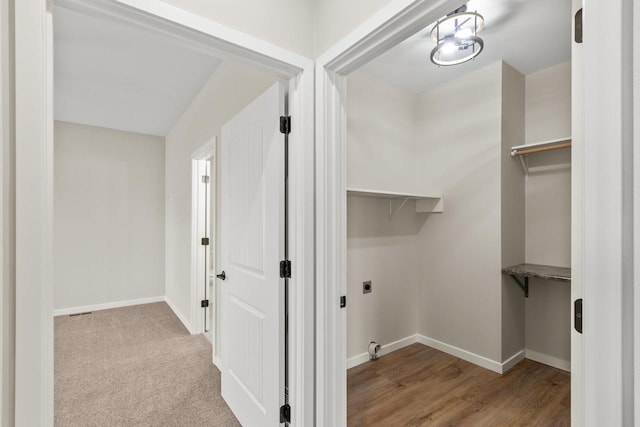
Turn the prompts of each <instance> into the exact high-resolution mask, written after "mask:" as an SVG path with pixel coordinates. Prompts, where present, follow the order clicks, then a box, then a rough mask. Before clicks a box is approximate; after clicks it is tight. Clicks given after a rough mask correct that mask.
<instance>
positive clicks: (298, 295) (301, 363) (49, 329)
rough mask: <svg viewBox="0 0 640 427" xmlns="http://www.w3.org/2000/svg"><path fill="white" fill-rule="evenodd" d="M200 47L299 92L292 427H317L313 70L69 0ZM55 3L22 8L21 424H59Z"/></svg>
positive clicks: (111, 7)
mask: <svg viewBox="0 0 640 427" xmlns="http://www.w3.org/2000/svg"><path fill="white" fill-rule="evenodd" d="M56 4H58V5H61V6H64V7H71V8H74V9H79V10H82V11H84V12H86V13H91V14H101V15H103V16H112V17H114V18H115V19H125V20H128V21H130V22H134V23H137V24H140V25H144V26H148V27H151V28H154V29H156V30H160V31H164V32H167V33H169V34H171V36H172V37H174V38H177V39H185V40H190V41H194V42H198V43H200V44H201V45H202V47H203V49H206V50H207V51H209V52H212V53H214V54H215V55H218V56H219V57H222V58H230V59H235V60H239V61H242V62H245V63H250V64H252V65H255V66H257V67H260V68H262V69H265V70H269V71H271V72H274V73H276V74H277V75H278V76H279V77H280V78H283V79H286V80H288V81H289V82H290V83H289V102H290V104H289V111H290V114H291V116H292V131H291V134H290V138H291V140H290V141H291V145H290V154H289V155H290V157H289V158H290V161H291V165H290V180H291V186H290V191H291V193H290V206H289V209H290V212H291V223H290V226H291V228H290V233H289V235H290V236H291V242H290V248H291V261H292V265H293V277H292V279H291V293H290V298H291V311H290V313H289V319H290V320H289V321H290V323H289V325H290V329H289V333H290V339H291V347H290V356H289V360H290V390H291V409H292V414H291V416H292V425H300V426H302V425H312V423H313V395H314V389H313V387H314V372H313V360H314V357H313V351H314V346H313V339H314V334H313V331H314V329H313V311H314V310H313V296H314V275H313V271H314V258H313V250H314V241H313V239H314V234H313V233H314V229H313V218H314V213H313V209H314V200H313V188H314V182H313V176H312V175H310V174H309V173H308V171H310V170H313V155H314V132H313V121H314V116H313V109H314V93H313V91H314V80H313V76H314V67H313V61H311V60H310V59H307V58H304V57H302V56H300V55H297V54H295V53H292V52H290V51H287V50H285V49H282V48H279V47H277V46H273V45H271V44H269V43H266V42H264V41H262V40H259V39H256V38H254V37H252V36H248V35H246V34H243V33H241V32H238V31H236V30H233V29H230V28H227V27H225V26H222V25H220V24H217V23H215V22H213V21H211V20H208V19H206V18H203V17H202V16H199V15H196V14H193V13H190V12H187V11H185V10H182V9H179V8H177V7H175V6H172V5H169V4H167V3H165V2H161V1H148V0H60V1H58V2H57V3H56ZM51 8H52V5H51V2H50V1H48V0H20V1H16V4H15V32H16V147H17V152H16V192H17V203H16V216H17V224H16V226H17V235H16V258H17V260H16V268H17V277H16V282H17V284H16V288H17V295H16V334H17V337H18V339H17V340H16V356H17V357H16V370H15V372H16V395H15V408H16V425H25V426H27V425H29V426H30V425H38V426H51V425H53V295H52V288H53V286H52V274H51V270H52V265H53V262H52V260H53V252H52V244H51V242H52V230H53V227H52V215H53V213H52V204H53V189H52V182H53V179H52V178H53V173H52V171H53V157H52V148H53V102H52V101H53V57H52V56H53V32H52V9H51Z"/></svg>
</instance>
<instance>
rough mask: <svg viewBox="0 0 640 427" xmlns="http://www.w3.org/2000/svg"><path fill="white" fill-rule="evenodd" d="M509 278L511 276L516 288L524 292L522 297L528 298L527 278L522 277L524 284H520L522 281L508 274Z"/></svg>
mask: <svg viewBox="0 0 640 427" xmlns="http://www.w3.org/2000/svg"><path fill="white" fill-rule="evenodd" d="M509 276H511V278H512V279H513V281H514V282H516V283H517V284H518V286H520V287H521V288H522V291H523V292H524V297H525V298H529V276H524V283H522V281H521V280H520V279H519V278H518V276H516V275H515V274H510V275H509Z"/></svg>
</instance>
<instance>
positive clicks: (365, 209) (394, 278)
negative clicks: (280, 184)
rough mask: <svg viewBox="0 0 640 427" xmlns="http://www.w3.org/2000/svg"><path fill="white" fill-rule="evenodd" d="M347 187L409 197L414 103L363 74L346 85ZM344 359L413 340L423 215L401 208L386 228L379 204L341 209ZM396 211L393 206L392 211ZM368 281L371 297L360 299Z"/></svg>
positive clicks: (353, 200)
mask: <svg viewBox="0 0 640 427" xmlns="http://www.w3.org/2000/svg"><path fill="white" fill-rule="evenodd" d="M347 87H348V89H347V90H348V107H347V140H348V141H347V182H348V186H349V187H354V188H365V189H381V190H389V191H409V192H414V191H415V174H416V168H415V154H416V142H415V114H416V108H415V107H416V97H415V95H413V94H411V93H409V92H407V91H405V90H403V89H400V88H397V87H395V86H391V85H389V84H387V83H385V82H383V81H381V80H378V79H376V78H374V77H371V76H369V75H367V74H364V73H361V72H356V73H353V74H351V75H349V77H348V83H347ZM347 203H348V205H347V301H348V303H347V357H349V358H351V357H354V356H356V355H359V354H362V353H365V352H366V351H367V346H368V344H369V342H370V341H372V340H373V341H376V342H378V343H379V344H382V345H384V344H389V343H391V342H394V341H397V340H400V339H403V338H406V337H408V336H411V335H414V334H415V333H416V324H417V305H416V295H417V285H418V281H417V273H418V254H417V251H416V249H417V248H416V243H417V233H418V230H419V229H420V226H421V225H422V223H424V220H425V216H424V215H416V213H415V202H409V203H407V204H406V205H405V206H404V207H403V208H402V210H400V211H399V212H398V214H397V215H395V216H394V217H393V219H392V220H389V202H388V200H386V199H374V198H368V197H349V198H348V201H347ZM395 207H398V204H396V205H395ZM365 280H371V281H372V284H373V292H372V293H370V294H363V293H362V282H363V281H365Z"/></svg>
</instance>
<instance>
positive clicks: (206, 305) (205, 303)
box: [200, 299, 209, 308]
mask: <svg viewBox="0 0 640 427" xmlns="http://www.w3.org/2000/svg"><path fill="white" fill-rule="evenodd" d="M200 307H202V308H206V307H209V300H208V299H203V300H202V301H200Z"/></svg>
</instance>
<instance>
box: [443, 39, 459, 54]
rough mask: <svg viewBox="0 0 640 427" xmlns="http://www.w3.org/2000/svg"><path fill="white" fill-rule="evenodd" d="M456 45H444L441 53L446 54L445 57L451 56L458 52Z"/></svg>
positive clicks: (448, 43) (449, 43)
mask: <svg viewBox="0 0 640 427" xmlns="http://www.w3.org/2000/svg"><path fill="white" fill-rule="evenodd" d="M456 49H457V48H456V45H455V43H453V42H446V43H445V44H443V45H442V48H440V51H441V52H442V53H444V54H445V55H451V54H452V53H454V52H455V51H456Z"/></svg>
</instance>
